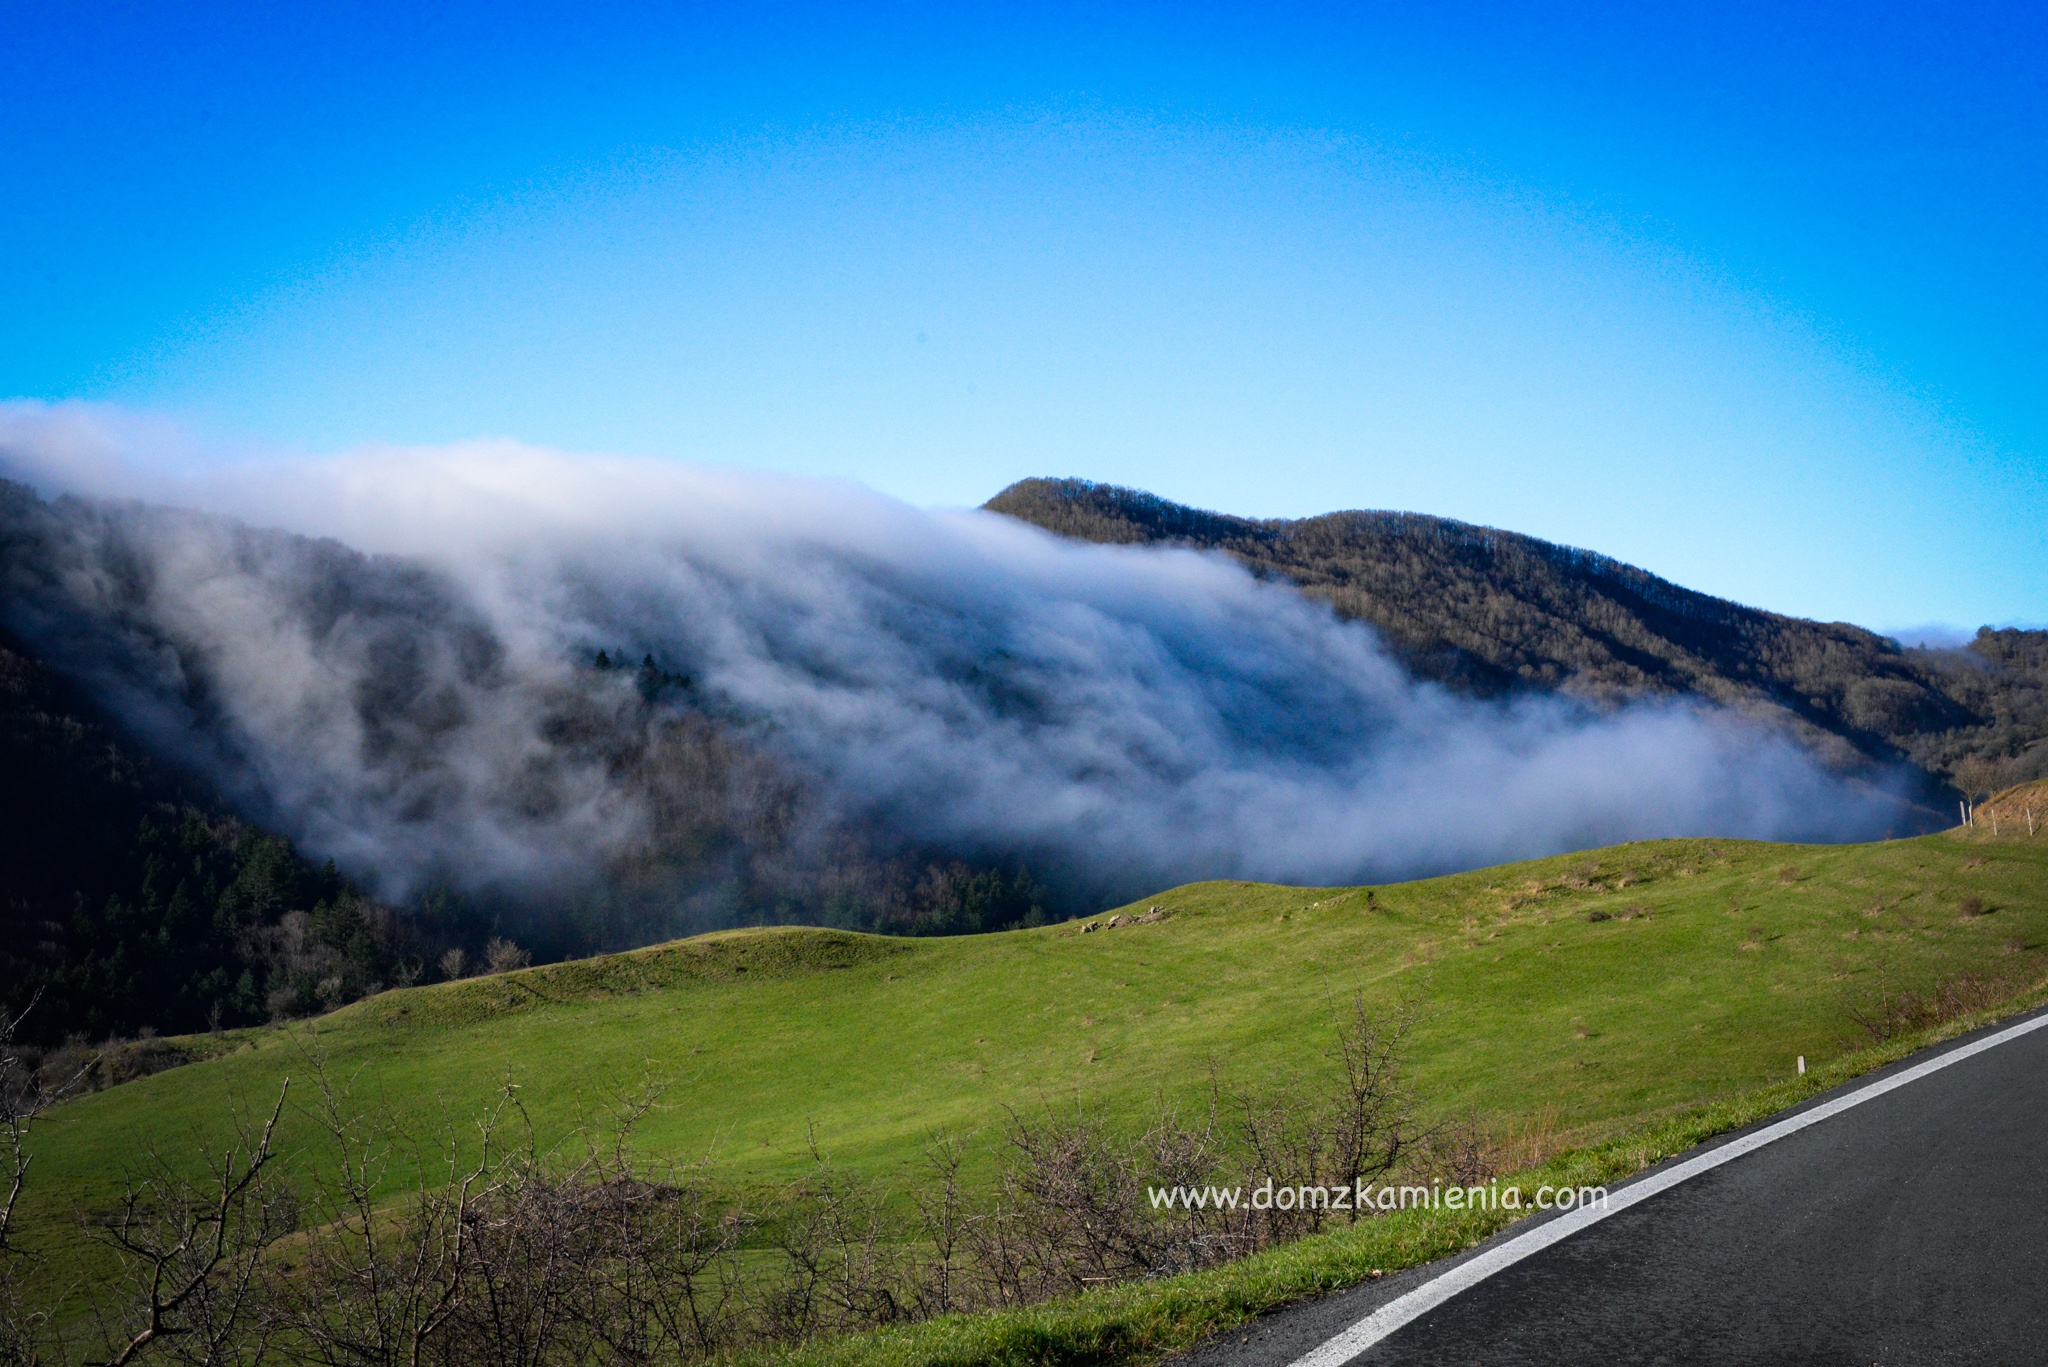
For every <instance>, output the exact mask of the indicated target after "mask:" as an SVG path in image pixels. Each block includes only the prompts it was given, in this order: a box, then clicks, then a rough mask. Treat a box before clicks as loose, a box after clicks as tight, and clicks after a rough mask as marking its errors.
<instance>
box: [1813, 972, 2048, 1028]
mask: <svg viewBox="0 0 2048 1367" xmlns="http://www.w3.org/2000/svg"><path fill="white" fill-rule="evenodd" d="M2011 995H2012V989H2011V987H2009V986H2008V985H2007V984H2005V983H2003V982H2001V981H1999V980H1998V979H1996V978H1982V977H1977V976H1974V975H1971V974H1963V975H1960V976H1957V977H1953V978H1942V979H1939V980H1937V981H1936V982H1935V984H1934V985H1933V987H1931V988H1929V989H1927V990H1925V991H1910V990H1909V991H1895V990H1893V989H1892V988H1891V986H1890V984H1889V982H1888V976H1887V971H1886V967H1885V965H1884V964H1882V963H1880V964H1879V965H1878V969H1877V983H1876V986H1875V987H1874V988H1873V989H1872V990H1871V992H1870V993H1869V994H1868V995H1867V996H1866V997H1864V998H1863V999H1862V1000H1860V1001H1857V1002H1854V1003H1852V1004H1851V1005H1850V1007H1849V1018H1850V1019H1851V1020H1853V1021H1854V1022H1855V1023H1856V1024H1857V1025H1859V1026H1861V1027H1862V1028H1863V1030H1864V1032H1865V1033H1866V1034H1868V1035H1869V1036H1870V1038H1871V1039H1872V1040H1873V1041H1875V1042H1876V1043H1879V1044H1883V1043H1885V1042H1887V1041H1889V1040H1892V1039H1896V1038H1897V1037H1899V1036H1900V1035H1905V1034H1910V1033H1911V1032H1913V1031H1915V1030H1925V1029H1929V1028H1931V1027H1933V1026H1937V1025H1942V1024H1945V1023H1947V1022H1949V1021H1952V1020H1957V1019H1960V1018H1961V1017H1963V1016H1970V1015H1975V1014H1976V1013H1977V1012H1979V1011H1984V1010H1988V1009H1989V1008H1991V1007H1993V1006H1996V1005H1997V1004H1998V1003H2000V1002H2002V1001H2004V1000H2005V999H2006V998H2007V997H2009V996H2011Z"/></svg>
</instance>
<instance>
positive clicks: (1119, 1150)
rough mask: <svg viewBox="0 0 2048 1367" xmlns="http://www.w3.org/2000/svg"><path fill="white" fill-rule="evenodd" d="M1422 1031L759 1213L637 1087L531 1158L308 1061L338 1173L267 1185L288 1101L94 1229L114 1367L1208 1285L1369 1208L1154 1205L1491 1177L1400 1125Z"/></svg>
mask: <svg viewBox="0 0 2048 1367" xmlns="http://www.w3.org/2000/svg"><path fill="white" fill-rule="evenodd" d="M1413 1020H1414V1015H1413V1013H1412V1012H1407V1011H1404V1012H1400V1013H1396V1014H1395V1015H1393V1016H1390V1017H1381V1016H1376V1015H1374V1014H1373V1013H1371V1012H1370V1011H1368V1010H1367V1009H1366V1007H1365V1006H1364V1004H1363V1003H1362V1002H1360V1003H1354V1005H1353V1008H1352V1009H1351V1011H1350V1012H1349V1014H1348V1015H1347V1016H1346V1018H1345V1019H1344V1020H1343V1021H1342V1022H1340V1028H1339V1029H1338V1031H1337V1038H1336V1047H1335V1048H1334V1049H1333V1050H1332V1051H1331V1054H1330V1062H1331V1079H1330V1081H1329V1083H1328V1084H1327V1085H1323V1084H1318V1085H1315V1086H1302V1087H1294V1088H1287V1089H1282V1090H1278V1091H1274V1092H1269V1093H1262V1094H1259V1095H1257V1096H1253V1095H1250V1094H1241V1093H1232V1092H1229V1091H1228V1090H1226V1088H1225V1087H1224V1086H1223V1085H1222V1084H1221V1083H1220V1082H1212V1084H1211V1087H1210V1090H1209V1096H1208V1098H1207V1104H1206V1106H1204V1107H1200V1108H1197V1109H1196V1110H1194V1111H1192V1112H1185V1111H1183V1110H1182V1109H1180V1108H1177V1107H1175V1106H1174V1105H1171V1104H1167V1103H1164V1102H1162V1104H1161V1105H1160V1107H1159V1109H1158V1111H1157V1114H1156V1116H1155V1119H1154V1120H1153V1122H1152V1124H1151V1125H1150V1126H1149V1127H1148V1128H1147V1129H1146V1130H1145V1131H1144V1132H1143V1133H1142V1134H1136V1135H1132V1134H1130V1133H1128V1132H1127V1131H1121V1130H1119V1129H1117V1128H1116V1127H1114V1126H1111V1125H1109V1124H1107V1123H1105V1122H1104V1121H1103V1120H1102V1119H1101V1118H1099V1117H1097V1116H1095V1115H1092V1114H1090V1113H1088V1112H1087V1111H1085V1110H1083V1109H1080V1108H1078V1107H1076V1108H1073V1109H1065V1108H1056V1107H1046V1108H1044V1109H1043V1110H1042V1111H1040V1112H1034V1113H1031V1114H1024V1113H1018V1114H1013V1115H1012V1116H1011V1118H1010V1123H1009V1125H1008V1127H1007V1130H1006V1133H1005V1135H1004V1137H1003V1140H1002V1146H1001V1149H1000V1151H999V1153H998V1154H997V1155H996V1178H995V1182H994V1185H993V1189H992V1191H991V1192H990V1193H989V1194H988V1195H987V1196H986V1197H985V1198H983V1199H979V1200H977V1199H973V1198H971V1197H970V1196H969V1195H968V1194H967V1193H966V1192H965V1191H964V1190H963V1185H962V1181H961V1176H960V1174H961V1168H962V1163H963V1159H964V1156H965V1154H966V1149H965V1148H964V1147H963V1145H962V1144H960V1143H959V1142H956V1141H941V1142H937V1143H935V1144H934V1145H933V1146H932V1148H931V1150H930V1152H929V1158H930V1164H931V1176H930V1178H929V1179H928V1180H926V1181H924V1182H923V1183H921V1184H919V1185H918V1186H917V1187H916V1189H915V1190H913V1191H911V1192H910V1193H908V1199H907V1200H905V1199H901V1197H900V1195H898V1194H892V1193H890V1192H888V1191H885V1190H883V1189H881V1188H878V1187H876V1186H873V1185H872V1184H869V1183H866V1182H863V1181H861V1180H859V1179H858V1178H857V1177H855V1176H852V1175H849V1174H847V1173H845V1172H843V1171H841V1170H840V1169H838V1168H837V1167H835V1166H834V1164H833V1163H832V1162H830V1161H829V1159H828V1158H827V1157H826V1156H824V1155H823V1154H822V1153H820V1152H818V1151H817V1149H816V1146H815V1144H814V1146H813V1157H814V1160H815V1161H814V1166H813V1169H812V1171H811V1172H810V1173H809V1175H807V1176H806V1177H804V1178H803V1179H801V1180H800V1181H797V1182H795V1183H793V1184H791V1185H790V1186H789V1187H788V1188H786V1189H785V1190H783V1191H782V1192H780V1193H779V1194H774V1195H769V1196H763V1197H761V1198H760V1199H759V1202H758V1207H757V1208H750V1206H749V1205H748V1203H745V1202H743V1201H742V1200H740V1199H739V1197H738V1195H737V1194H736V1193H735V1192H733V1191H730V1190H726V1189H721V1188H720V1187H719V1186H718V1185H717V1184H716V1183H715V1182H713V1181H712V1180H710V1177H709V1176H708V1174H707V1173H705V1172H704V1171H703V1170H701V1169H692V1168H677V1167H673V1166H671V1167H666V1168H660V1169H656V1168H650V1167H649V1166H648V1165H646V1164H644V1163H640V1162H636V1161H635V1160H633V1159H632V1157H631V1153H630V1144H629V1139H630V1136H631V1134H632V1132H633V1130H634V1127H635V1126H636V1125H638V1124H639V1123H640V1121H641V1120H642V1118H643V1117H644V1116H645V1115H646V1114H647V1113H648V1111H649V1110H650V1109H651V1108H652V1107H653V1106H654V1105H656V1104H657V1099H658V1093H656V1092H654V1091H651V1090H650V1091H646V1092H644V1093H643V1094H641V1095H639V1096H637V1097H636V1098H633V1099H631V1100H630V1101H628V1102H625V1103H622V1104H620V1105H619V1106H617V1107H615V1108H614V1110H613V1111H612V1112H610V1113H609V1114H608V1116H607V1118H605V1119H604V1120H603V1121H602V1122H600V1123H598V1124H595V1125H593V1126H589V1127H585V1128H584V1129H581V1130H579V1131H577V1132H576V1133H575V1134H573V1135H571V1136H570V1138H568V1139H567V1140H564V1141H562V1142H560V1143H558V1144H555V1145H553V1146H551V1147H543V1146H541V1145H540V1144H538V1143H537V1141H536V1138H535V1129H534V1126H533V1125H532V1124H531V1123H530V1121H529V1120H528V1118H527V1117H526V1115H525V1112H524V1110H523V1109H522V1108H521V1106H520V1104H519V1096H518V1090H517V1088H516V1087H514V1086H512V1085H511V1084H509V1083H508V1084H507V1085H506V1086H505V1088H503V1089H502V1090H501V1092H500V1093H499V1094H498V1096H497V1098H496V1099H495V1100H494V1101H493V1102H492V1103H491V1104H490V1105H489V1106H487V1107H485V1108H484V1109H483V1111H482V1112H481V1113H480V1114H479V1115H478V1116H477V1117H476V1118H475V1121H474V1124H473V1126H472V1127H470V1128H467V1129H460V1130H452V1131H450V1132H449V1133H447V1134H445V1135H443V1136H441V1137H440V1138H439V1139H438V1140H436V1141H433V1142H431V1143H423V1142H422V1141H421V1140H419V1139H418V1138H417V1137H415V1136H410V1135H407V1134H405V1133H403V1132H402V1131H401V1130H400V1129H398V1128H397V1127H396V1126H394V1125H392V1124H391V1123H389V1122H388V1120H386V1119H383V1118H381V1117H379V1116H377V1115H375V1114H371V1115H364V1114H362V1113H360V1112H359V1111H358V1109H357V1108H356V1107H355V1105H354V1103H353V1102H352V1100H351V1099H350V1097H349V1096H348V1095H347V1094H346V1092H345V1090H343V1089H340V1088H337V1087H336V1086H334V1085H333V1084H332V1083H331V1082H330V1080H329V1078H328V1076H327V1074H326V1070H325V1067H324V1064H323V1062H322V1060H321V1059H320V1058H319V1057H318V1056H317V1054H315V1053H314V1052H313V1051H312V1050H311V1049H310V1048H309V1049H308V1050H307V1054H306V1072H308V1073H309V1074H310V1076H311V1078H312V1084H313V1085H312V1086H311V1087H310V1088H304V1087H302V1088H301V1092H302V1093H303V1092H305V1091H308V1090H310V1091H311V1092H312V1093H313V1094H314V1101H313V1104H312V1105H311V1106H310V1107H309V1108H308V1111H309V1113H310V1115H311V1116H312V1118H313V1120H314V1121H315V1122H316V1124H317V1126H318V1127H319V1128H320V1129H321V1130H322V1131H323V1132H324V1134H323V1138H324V1143H323V1150H324V1152H326V1153H327V1154H328V1155H329V1157H328V1159H327V1160H325V1162H324V1164H323V1166H322V1168H321V1169H320V1170H319V1171H317V1172H313V1173H310V1174H308V1176H307V1180H306V1182H305V1190H306V1191H307V1193H309V1194H308V1195H307V1197H306V1199H304V1200H303V1202H302V1201H300V1200H298V1199H297V1198H296V1197H294V1196H293V1194H292V1193H291V1192H289V1191H287V1190H285V1189H284V1188H283V1186H282V1185H281V1184H279V1183H277V1182H275V1181H274V1180H273V1179H272V1176H271V1164H272V1154H273V1150H272V1145H271V1141H272V1131H273V1129H274V1127H275V1125H276V1122H277V1113H276V1112H273V1114H272V1116H271V1120H270V1122H269V1124H268V1125H266V1126H265V1127H264V1128H263V1130H262V1134H261V1136H260V1137H249V1136H245V1138H244V1142H243V1144H242V1145H241V1147H239V1148H238V1149H236V1150H235V1151H234V1153H232V1154H230V1155H229V1156H228V1157H227V1158H226V1159H225V1160H224V1161H221V1162H218V1163H216V1165H215V1166H214V1167H213V1169H212V1171H211V1177H210V1179H209V1180H208V1181H207V1182H204V1183H200V1184H198V1185H196V1186H195V1185H180V1184H178V1183H175V1182H173V1181H171V1180H170V1179H169V1178H167V1177H159V1178H154V1179H152V1180H151V1181H149V1182H145V1183H143V1184H140V1185H138V1186H137V1187H135V1188H133V1189H132V1190H131V1193H130V1196H129V1198H128V1200H127V1201H126V1202H125V1203H124V1204H123V1206H122V1208H121V1210H120V1212H119V1213H118V1214H117V1215H116V1217H115V1218H114V1219H113V1220H111V1221H109V1222H106V1223H105V1224H104V1226H103V1228H102V1230H101V1237H102V1238H104V1239H105V1240H107V1241H108V1242H109V1243H110V1244H112V1245H113V1246H114V1247H115V1248H116V1250H117V1251H119V1252H120V1254H121V1255H122V1256H123V1258H124V1259H125V1260H126V1263H127V1266H128V1267H129V1281H130V1285H131V1288H132V1291H133V1295H132V1296H131V1298H130V1302H129V1305H128V1307H127V1309H126V1311H125V1312H124V1313H123V1314H122V1316H121V1317H119V1318H118V1319H117V1320H116V1321H114V1322H113V1323H110V1324H109V1326H108V1330H107V1335H106V1337H107V1340H108V1344H109V1350H108V1353H107V1355H106V1357H105V1362H106V1363H108V1364H112V1365H113V1367H127V1364H130V1363H139V1362H141V1361H143V1360H145V1359H163V1360H167V1361H174V1362H180V1363H207V1364H222V1367H226V1365H227V1364H237V1367H239V1365H240V1364H245V1363H256V1362H259V1361H261V1362H277V1363H288V1364H304V1365H305V1367H501V1365H502V1364H519V1365H520V1367H554V1365H555V1364H562V1365H563V1367H570V1365H571V1364H574V1365H575V1367H583V1364H589V1363H598V1362H622V1363H655V1362H662V1363H671V1362H692V1361H704V1360H706V1359H712V1358H717V1357H722V1356H728V1355H731V1354H733V1353H735V1352H740V1351H744V1350H747V1349H749V1348H758V1347H764V1346H771V1345H776V1344H787V1343H793V1342H799V1341H803V1340H807V1339H811V1338H815V1337H818V1336H820V1335H827V1334H837V1333H844V1332H852V1331H858V1330H862V1329H867V1328H871V1327H875V1326H879V1325H886V1324H892V1323H900V1322H906V1321H911V1320H918V1319H924V1318H929V1317H931V1316H933V1315H937V1314H943V1313H948V1312H954V1311H962V1310H973V1309H979V1308H984V1307H988V1306H996V1305H1018V1304H1028V1303H1031V1302H1034V1301H1039V1300H1043V1299H1045V1298H1047V1297H1051V1296H1057V1295H1064V1294H1070V1293H1073V1292H1076V1291H1084V1290H1087V1289H1089V1288H1092V1287H1097V1286H1102V1285H1106V1284H1109V1283H1113V1282H1118V1281H1127V1280H1132V1279H1138V1278H1152V1277H1163V1276H1170V1275H1174V1274H1177V1273H1182V1272H1187V1271H1191V1270H1195V1269H1199V1268H1203V1267H1210V1266H1214V1265H1216V1264H1218V1263H1221V1262H1224V1261H1226V1260H1229V1259H1231V1258H1235V1257H1239V1256H1242V1255H1243V1254H1245V1253H1248V1252H1252V1251H1254V1250H1256V1249H1259V1248H1262V1247H1266V1246H1269V1245H1272V1244H1275V1243H1279V1242H1283V1241H1286V1240H1290V1239H1293V1238H1297V1237H1299V1236H1301V1235H1303V1234H1307V1233H1310V1232H1313V1231H1315V1230H1317V1229H1320V1228H1323V1227H1325V1226H1326V1225H1327V1224H1328V1223H1329V1222H1330V1221H1331V1220H1333V1219H1339V1218H1346V1219H1358V1218H1362V1215H1361V1212H1358V1211H1351V1212H1349V1213H1348V1214H1346V1215H1342V1216H1340V1215H1339V1214H1338V1212H1337V1211H1336V1210H1335V1209H1333V1208H1332V1207H1331V1206H1330V1205H1328V1204H1324V1203H1303V1204H1300V1205H1297V1206H1295V1207H1294V1208H1293V1209H1291V1210H1290V1209H1288V1208H1286V1207H1285V1206H1281V1207H1279V1208H1277V1209H1276V1208H1273V1206H1271V1205H1269V1206H1267V1207H1264V1208H1254V1204H1253V1203H1252V1202H1250V1201H1239V1202H1234V1203H1223V1202H1216V1203H1211V1204H1205V1205H1201V1206H1193V1205H1190V1204H1189V1203H1186V1202H1181V1203H1178V1204H1170V1203H1162V1202H1161V1201H1159V1200H1157V1199H1156V1198H1155V1197H1154V1195H1153V1193H1154V1191H1155V1190H1157V1189H1164V1188H1183V1189H1198V1188H1211V1189H1219V1188H1225V1187H1229V1188H1235V1189H1238V1190H1240V1191H1245V1190H1247V1189H1251V1188H1256V1187H1258V1186H1260V1185H1265V1186H1269V1187H1280V1186H1291V1187H1297V1188H1300V1187H1314V1188H1320V1189H1325V1190H1335V1189H1340V1188H1344V1189H1355V1188H1357V1187H1358V1186H1360V1185H1361V1184H1369V1183H1372V1182H1374V1181H1375V1180H1378V1179H1384V1178H1388V1177H1391V1176H1393V1175H1395V1174H1397V1173H1399V1174H1408V1173H1414V1172H1420V1173H1424V1174H1428V1173H1438V1174H1442V1175H1444V1176H1445V1177H1446V1179H1447V1180H1455V1181H1460V1182H1465V1181H1471V1180H1480V1179H1481V1178H1482V1177H1483V1176H1484V1175H1485V1174H1484V1171H1483V1169H1484V1168H1485V1166H1486V1161H1485V1160H1486V1154H1487V1148H1486V1145H1485V1144H1484V1142H1483V1140H1482V1139H1481V1137H1480V1135H1479V1132H1478V1131H1477V1129H1476V1128H1475V1127H1472V1126H1469V1125H1468V1126H1462V1127H1438V1128H1435V1129H1430V1130H1424V1129H1421V1128H1419V1127H1418V1126H1417V1124H1416V1122H1415V1120H1414V1115H1413V1112H1414V1098H1413V1096H1412V1094H1411V1092H1410V1091H1409V1089H1408V1088H1407V1086H1406V1085H1405V1084H1404V1082H1403V1080H1402V1076H1401V1065H1400V1049H1401V1046H1402V1044H1403V1042H1404V1040H1405V1037H1406V1035H1407V1032H1408V1029H1409V1027H1410V1025H1411V1024H1412V1022H1413ZM281 1105H282V1100H280V1106H281ZM399 1174H410V1176H408V1177H407V1179H406V1180H405V1182H403V1183H402V1184H401V1183H399V1182H398V1180H397V1175H399ZM1403 1180H1408V1178H1407V1177H1406V1176H1405V1175H1404V1176H1403ZM1425 1180H1426V1178H1425Z"/></svg>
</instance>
